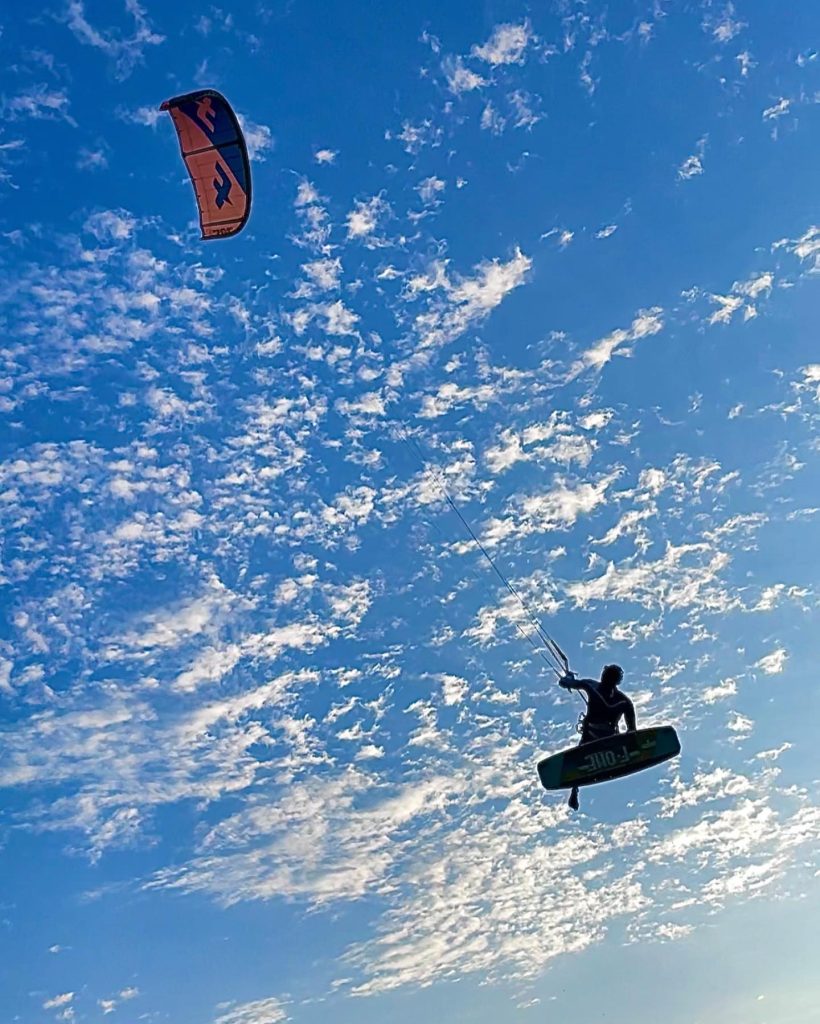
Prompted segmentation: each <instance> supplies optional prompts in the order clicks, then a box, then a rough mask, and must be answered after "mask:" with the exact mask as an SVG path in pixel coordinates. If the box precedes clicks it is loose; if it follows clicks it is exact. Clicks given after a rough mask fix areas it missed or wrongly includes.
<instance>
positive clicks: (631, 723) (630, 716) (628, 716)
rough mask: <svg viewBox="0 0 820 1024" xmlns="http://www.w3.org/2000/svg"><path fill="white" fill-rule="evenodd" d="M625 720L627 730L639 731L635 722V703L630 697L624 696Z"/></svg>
mask: <svg viewBox="0 0 820 1024" xmlns="http://www.w3.org/2000/svg"><path fill="white" fill-rule="evenodd" d="M623 714H624V721H625V722H626V729H627V732H637V729H638V726H637V724H636V723H635V705H634V704H633V703H632V701H631V700H630V699H629V697H624V712H623Z"/></svg>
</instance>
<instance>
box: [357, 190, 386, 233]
mask: <svg viewBox="0 0 820 1024" xmlns="http://www.w3.org/2000/svg"><path fill="white" fill-rule="evenodd" d="M389 211H390V207H389V206H388V205H387V203H386V202H385V200H384V198H383V197H382V196H373V197H372V198H371V199H368V200H366V201H362V200H359V201H357V202H356V207H355V209H353V210H351V211H350V213H348V215H347V237H348V238H366V237H368V236H369V235H372V234H373V233H374V232H375V231H376V228H377V227H378V226H379V221H380V220H381V219H382V218H383V217H385V216H386V215H387V214H388V213H389Z"/></svg>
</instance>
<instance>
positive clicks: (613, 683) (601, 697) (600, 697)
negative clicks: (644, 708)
mask: <svg viewBox="0 0 820 1024" xmlns="http://www.w3.org/2000/svg"><path fill="white" fill-rule="evenodd" d="M623 677H624V671H623V669H622V668H621V667H620V665H605V666H604V670H603V672H602V673H601V681H600V682H598V681H597V680H596V679H576V678H575V674H574V673H573V672H568V673H567V674H566V675H565V676H563V677H562V678H561V679H559V680H558V684H559V686H563V687H564V689H565V690H582V691H583V692H584V693H585V694H586V695H587V711H586V714H585V715H584V718H583V722H582V726H581V739H580V742H579V746H580V745H581V744H583V743H591V742H592V741H593V740H600V739H603V738H604V737H605V736H614V735H615V734H616V733H617V732H618V731H619V730H618V724H619V723H620V721H621V718H623V719H624V721H625V722H626V728H627V730H628V731H629V732H634V731H635V729H636V728H637V726H636V725H635V708H634V705H633V704H632V701H631V700H630V699H629V697H627V695H626V694H625V693H622V692H621V691H620V690H619V689H618V684H619V683H620V682H621V680H622V679H623ZM567 803H568V804H569V806H570V807H571V808H572V809H573V811H577V810H578V787H577V786H573V787H572V792H571V793H570V795H569V800H567Z"/></svg>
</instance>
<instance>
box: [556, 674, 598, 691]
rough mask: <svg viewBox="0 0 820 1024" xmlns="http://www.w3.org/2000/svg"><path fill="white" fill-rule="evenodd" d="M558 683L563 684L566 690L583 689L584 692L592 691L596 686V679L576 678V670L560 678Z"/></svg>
mask: <svg viewBox="0 0 820 1024" xmlns="http://www.w3.org/2000/svg"><path fill="white" fill-rule="evenodd" d="M558 685H559V686H563V688H564V689H565V690H583V691H584V693H590V692H591V691H592V690H593V688H594V686H595V681H594V680H593V679H576V678H575V673H574V672H567V674H566V675H565V676H562V677H561V679H559V680H558Z"/></svg>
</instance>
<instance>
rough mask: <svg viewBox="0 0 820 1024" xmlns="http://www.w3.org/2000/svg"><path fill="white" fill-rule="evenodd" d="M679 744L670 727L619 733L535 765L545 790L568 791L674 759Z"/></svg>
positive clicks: (584, 744)
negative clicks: (574, 787)
mask: <svg viewBox="0 0 820 1024" xmlns="http://www.w3.org/2000/svg"><path fill="white" fill-rule="evenodd" d="M679 753H680V740H679V739H678V734H677V733H676V732H675V730H674V729H673V728H672V726H671V725H662V726H658V727H656V728H653V729H638V730H636V731H635V732H619V733H616V734H615V735H614V736H605V737H604V738H603V739H601V740H593V741H592V742H591V743H582V744H581V745H580V746H577V747H571V748H570V749H569V750H562V751H561V753H560V754H553V755H552V756H550V757H545V758H543V760H541V761H539V762H538V777H539V778H540V779H541V785H542V786H543V787H544V789H571V788H572V787H573V786H591V785H593V784H594V783H596V782H608V781H609V780H610V779H620V778H621V777H622V776H624V775H631V774H632V773H633V772H639V771H642V770H643V769H644V768H651V767H652V766H653V765H656V764H660V763H661V762H662V761H668V760H669V758H670V757H677V755H678V754H679Z"/></svg>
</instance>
